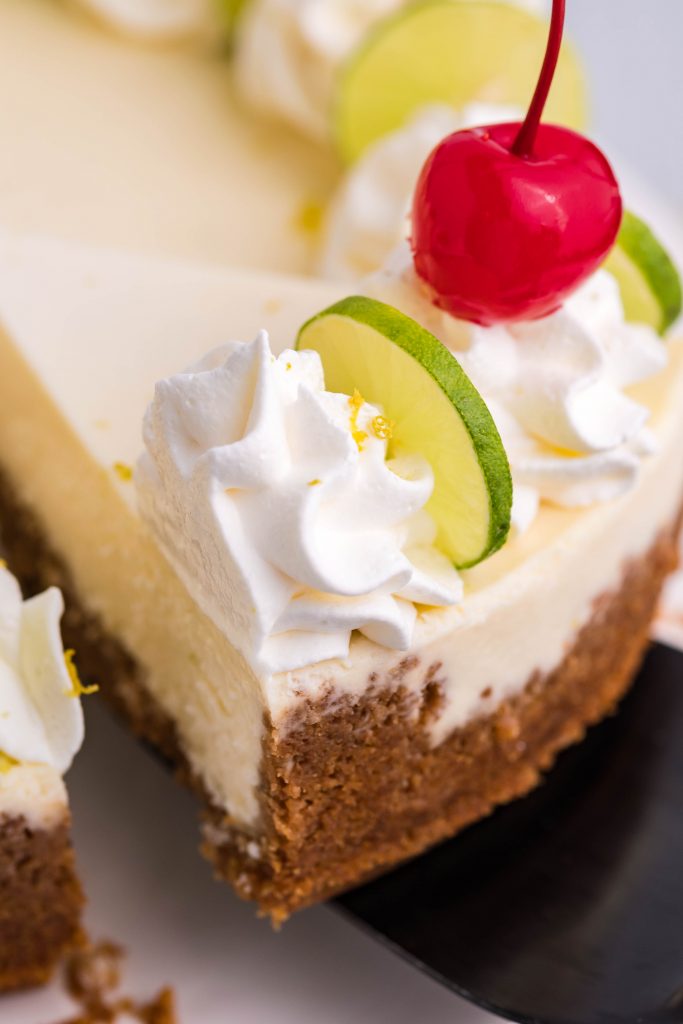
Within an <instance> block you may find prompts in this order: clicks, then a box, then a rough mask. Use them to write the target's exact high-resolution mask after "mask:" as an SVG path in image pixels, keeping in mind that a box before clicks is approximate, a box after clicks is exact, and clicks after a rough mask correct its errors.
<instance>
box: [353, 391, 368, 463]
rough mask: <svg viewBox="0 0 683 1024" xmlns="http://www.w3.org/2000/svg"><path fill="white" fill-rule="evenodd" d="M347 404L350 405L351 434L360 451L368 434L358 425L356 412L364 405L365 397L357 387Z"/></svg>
mask: <svg viewBox="0 0 683 1024" xmlns="http://www.w3.org/2000/svg"><path fill="white" fill-rule="evenodd" d="M349 405H350V406H351V416H350V420H351V436H352V437H353V439H354V441H355V442H356V444H357V446H358V451H359V452H362V451H363V446H364V444H365V442H366V441H367V439H368V435H367V434H366V433H365V431H364V430H361V429H360V427H359V426H358V414H359V413H360V411H361V409H362V408H363V406H364V405H365V399H364V398H363V396H362V395H361V393H360V391H358V389H356V390H354V392H353V394H352V395H351V397H350V398H349Z"/></svg>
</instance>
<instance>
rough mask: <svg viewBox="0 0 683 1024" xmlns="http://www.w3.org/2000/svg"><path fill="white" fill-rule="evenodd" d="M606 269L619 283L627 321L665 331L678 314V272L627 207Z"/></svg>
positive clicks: (681, 297) (681, 300) (682, 300)
mask: <svg viewBox="0 0 683 1024" xmlns="http://www.w3.org/2000/svg"><path fill="white" fill-rule="evenodd" d="M605 268H606V269H607V270H609V271H610V273H612V274H613V275H614V276H615V277H616V279H617V282H618V283H619V290H620V291H621V300H622V302H623V304H624V312H625V314H626V319H627V320H632V321H635V322H637V323H643V324H649V326H650V327H653V328H654V329H655V330H656V331H657V332H658V333H659V334H664V333H665V332H666V331H667V330H668V329H669V327H671V325H672V324H673V323H674V322H675V321H676V320H678V318H679V316H680V315H681V307H682V305H683V295H682V293H681V279H680V277H679V274H678V271H677V269H676V267H675V265H674V263H673V260H672V259H671V257H670V256H669V254H668V252H667V251H666V249H665V248H664V246H663V245H662V244H661V242H660V241H659V240H658V239H657V238H656V236H655V235H654V234H653V233H652V231H651V229H650V228H649V227H648V226H647V224H645V222H644V221H642V220H640V218H639V217H636V215H635V214H634V213H630V212H629V211H628V210H627V211H626V212H625V213H624V220H623V222H622V225H621V230H620V231H619V236H618V238H617V242H616V245H615V246H614V248H613V249H612V251H611V253H610V254H609V256H608V257H607V261H606V263H605Z"/></svg>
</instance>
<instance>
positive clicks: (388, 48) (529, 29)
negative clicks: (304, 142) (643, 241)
mask: <svg viewBox="0 0 683 1024" xmlns="http://www.w3.org/2000/svg"><path fill="white" fill-rule="evenodd" d="M547 36H548V25H547V23H546V22H545V21H544V20H543V19H541V18H538V17H536V16H535V15H533V14H530V13H529V12H528V11H524V10H521V9H520V8H518V7H515V6H512V5H510V4H509V3H500V2H495V0H421V2H418V3H410V4H409V5H408V6H406V7H404V8H402V9H401V10H400V11H399V12H398V13H397V14H394V15H392V16H390V17H387V18H385V19H383V20H382V21H381V22H379V24H378V25H377V26H376V27H375V29H374V30H373V31H372V32H371V33H370V34H369V35H368V37H367V38H366V40H365V42H364V43H363V44H362V45H361V46H360V47H359V48H358V49H357V50H356V51H355V52H354V53H353V54H352V55H351V57H350V59H349V60H348V61H347V63H346V65H345V67H344V68H343V69H342V71H341V73H340V77H339V82H338V85H337V93H336V97H335V110H334V126H333V131H334V135H335V140H336V145H337V148H338V150H339V153H340V155H341V157H342V158H343V159H344V160H345V161H347V162H349V163H351V162H353V161H354V160H357V159H358V157H359V156H360V155H361V153H362V152H363V151H364V150H365V149H366V147H367V146H368V145H370V143H372V142H374V141H375V140H376V139H378V138H380V137H381V136H383V135H386V134H387V133H388V132H391V131H394V130H396V129H397V128H400V127H401V125H403V124H404V123H405V122H406V120H407V119H408V118H409V117H410V116H411V115H412V114H414V112H415V111H416V110H417V109H418V108H419V107H421V106H423V105H424V104H427V103H439V102H440V103H450V104H452V106H454V107H462V106H464V105H465V104H466V103H472V102H474V101H481V102H487V103H506V104H514V105H515V106H519V107H523V108H526V107H527V106H528V104H529V101H530V100H531V97H532V95H533V91H534V87H535V85H536V80H537V78H538V73H539V70H540V68H541V64H542V61H543V55H544V52H545V46H546V41H547ZM546 120H548V121H555V122H557V123H560V124H566V125H569V126H570V127H573V128H580V127H582V126H583V124H584V123H585V120H586V92H585V85H584V78H583V74H582V72H581V68H580V66H579V64H578V62H577V59H576V57H575V56H574V52H573V50H572V49H571V48H570V47H568V46H567V45H566V44H565V46H564V48H563V52H562V56H561V57H560V63H559V66H558V69H557V73H556V75H555V80H554V83H553V87H552V90H551V92H550V99H549V102H548V106H547V108H546Z"/></svg>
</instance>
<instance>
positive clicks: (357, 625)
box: [135, 332, 462, 673]
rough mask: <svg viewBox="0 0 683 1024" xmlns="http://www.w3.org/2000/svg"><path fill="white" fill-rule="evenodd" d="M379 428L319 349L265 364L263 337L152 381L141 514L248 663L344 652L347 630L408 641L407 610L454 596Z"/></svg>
mask: <svg viewBox="0 0 683 1024" xmlns="http://www.w3.org/2000/svg"><path fill="white" fill-rule="evenodd" d="M378 417H380V418H379V419H378ZM382 423H383V421H382V419H381V410H379V409H378V408H376V407H373V406H371V405H369V404H368V403H366V402H364V401H363V400H362V398H360V396H358V395H342V394H333V393H331V392H329V391H326V390H325V386H324V379H323V372H322V366H321V362H320V359H319V357H318V355H317V354H316V353H314V352H306V351H304V352H293V351H285V352H284V353H282V355H280V356H279V357H278V358H277V359H276V358H275V357H274V356H273V355H272V353H271V351H270V346H269V341H268V337H267V335H266V334H265V333H264V332H261V333H260V334H259V335H258V336H257V337H256V339H255V340H254V341H253V342H250V343H241V342H234V343H231V344H227V345H225V346H223V347H221V348H219V349H217V350H215V351H214V352H212V353H210V354H209V355H208V356H207V357H206V359H205V360H203V361H202V362H201V363H200V364H198V365H197V366H195V367H193V368H192V369H191V370H189V371H188V372H187V373H184V374H179V375H177V376H175V377H170V378H168V379H166V380H163V381H161V382H159V383H158V384H157V387H156V393H155V397H154V401H153V403H152V405H151V406H150V408H149V410H148V412H147V416H146V420H145V429H144V439H145V444H146V448H147V451H146V452H145V454H143V456H142V458H141V459H140V461H139V463H138V466H137V469H136V473H135V479H136V484H137V490H138V495H139V502H140V508H141V512H142V514H143V516H144V517H145V518H146V519H147V520H148V522H149V523H150V525H151V527H152V529H153V531H154V533H155V536H156V537H157V539H158V540H159V542H160V544H161V546H162V548H163V550H164V552H165V553H166V555H167V557H168V558H169V560H170V562H171V564H172V565H173V566H174V567H175V568H176V571H177V572H178V574H179V576H180V577H181V579H182V580H183V582H184V583H185V585H186V586H187V588H188V590H189V591H190V593H191V594H192V596H193V597H194V599H195V600H196V602H197V603H198V605H199V606H200V607H201V608H202V610H203V611H204V612H205V613H206V614H207V615H208V616H209V617H210V618H211V619H212V620H213V621H214V622H215V623H216V625H217V626H218V627H219V628H220V629H221V630H222V631H223V632H224V633H225V634H226V635H227V636H228V637H229V639H230V640H231V641H232V642H233V643H234V644H235V646H236V647H238V649H239V650H241V651H242V653H243V655H244V656H245V657H246V658H247V659H248V660H249V661H250V662H251V663H252V664H253V665H254V666H255V667H257V668H258V669H259V670H262V671H264V672H269V673H274V672H277V671H285V670H289V669H294V668H298V667H300V666H302V665H305V664H309V663H312V662H314V661H320V660H324V659H327V658H336V657H344V656H345V655H346V654H348V650H349V642H350V636H351V632H352V631H353V630H359V631H360V632H362V633H364V634H365V635H366V636H367V637H369V638H370V639H372V640H374V641H376V642H377V643H379V644H383V645H385V646H388V647H394V648H398V649H404V648H407V647H408V646H409V644H410V641H411V638H412V634H413V628H414V625H415V621H416V617H417V609H416V605H423V604H424V605H449V604H453V603H455V602H456V601H458V599H459V598H460V596H461V592H462V585H461V581H460V578H459V575H458V573H457V572H456V571H455V569H454V568H453V566H452V565H451V563H450V562H449V561H448V559H447V558H445V557H444V556H443V555H442V554H440V553H439V551H437V549H436V548H435V547H434V544H433V541H434V538H435V534H436V530H435V526H434V523H433V522H432V521H431V518H430V516H429V515H428V514H427V513H426V512H425V511H424V506H425V505H426V503H427V502H428V500H429V498H430V496H431V493H432V488H433V476H432V471H431V469H430V467H429V465H428V463H427V462H426V461H425V460H424V459H421V458H418V457H415V456H411V457H406V458H400V457H398V458H389V459H388V458H387V440H386V432H385V430H384V429H383V428H382Z"/></svg>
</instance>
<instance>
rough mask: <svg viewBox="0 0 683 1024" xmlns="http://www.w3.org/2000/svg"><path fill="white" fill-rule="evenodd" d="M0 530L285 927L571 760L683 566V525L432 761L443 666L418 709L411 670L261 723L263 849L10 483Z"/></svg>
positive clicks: (29, 580)
mask: <svg viewBox="0 0 683 1024" xmlns="http://www.w3.org/2000/svg"><path fill="white" fill-rule="evenodd" d="M0 521H1V522H2V524H3V540H4V543H5V547H6V549H7V552H8V561H9V564H10V567H11V568H12V570H13V571H14V572H15V573H16V574H17V576H18V577H19V578H20V579H21V580H22V583H23V584H24V586H25V588H26V589H27V591H28V592H29V593H30V592H37V591H38V590H40V589H42V588H44V587H45V586H46V585H48V584H55V585H58V586H61V588H62V590H63V591H64V594H65V598H66V603H67V614H66V616H65V620H64V633H65V638H66V640H67V643H68V644H69V646H74V647H76V649H77V652H78V662H79V668H80V669H81V672H82V674H83V676H84V678H85V679H86V681H87V680H88V678H93V677H96V678H97V679H98V681H99V682H100V684H101V686H102V691H103V693H104V694H105V695H106V696H107V697H108V699H109V700H110V701H112V702H113V703H114V704H115V705H116V706H117V707H118V708H119V709H120V710H122V711H123V713H124V715H125V717H126V718H127V719H128V721H129V723H130V725H131V727H132V729H133V730H134V732H136V733H137V734H138V735H139V736H141V737H143V738H144V739H146V740H147V741H149V742H151V743H152V744H153V745H154V746H155V747H156V748H157V749H159V750H160V751H161V752H162V753H163V754H164V755H165V756H166V757H167V758H168V759H169V760H170V761H171V763H172V764H173V765H174V767H175V768H176V770H177V771H178V773H179V774H180V776H181V777H182V779H183V781H185V782H186V783H188V784H189V785H191V786H192V788H194V789H195V790H196V791H197V793H198V795H199V796H200V799H201V800H202V803H203V805H204V811H203V817H204V827H203V832H204V842H203V845H202V851H203V853H204V855H205V856H206V857H207V858H208V859H209V860H210V861H211V862H212V863H213V865H214V868H215V870H216V873H217V875H218V876H219V877H220V878H223V879H226V880H228V881H230V882H231V883H232V885H233V886H234V888H235V889H236V891H237V892H238V893H239V894H240V895H241V896H242V897H244V898H245V899H252V900H255V901H256V902H257V903H258V905H259V908H260V910H261V911H262V912H263V913H265V914H268V915H270V917H271V918H272V919H273V921H274V922H275V923H279V922H281V921H283V920H284V919H285V918H286V917H288V916H289V915H290V914H291V913H292V912H293V911H296V910H299V909H301V908H303V907H306V906H309V905H310V904H312V903H315V902H318V901H320V900H324V899H326V898H328V897H330V896H332V895H334V894H336V893H339V892H342V891H343V890H345V889H347V888H350V887H351V886H353V885H355V884H357V883H359V882H361V881H365V880H367V879H369V878H371V877H373V876H374V875H377V874H380V873H381V872H383V871H385V870H388V869H389V868H390V867H392V866H394V865H396V864H398V863H400V862H401V861H403V860H405V859H407V858H409V857H412V856H414V855H416V854H418V853H420V852H421V851H423V850H425V849H426V848H427V847H429V846H431V845H433V844H434V843H437V842H439V841H440V840H442V839H445V838H448V837H450V836H453V835H454V834H455V833H457V832H458V831H459V830H460V829H462V828H464V827H466V826H467V825H469V824H471V823H473V822H475V821H477V820H478V819H480V818H482V817H485V816H486V815H488V814H489V813H490V812H491V811H492V810H493V809H494V808H495V807H496V806H497V805H499V804H501V803H505V802H507V801H509V800H512V799H514V798H515V797H518V796H522V795H523V794H524V793H527V792H528V791H529V790H530V789H532V788H533V787H534V786H536V785H537V784H538V783H539V782H540V781H541V778H542V773H543V772H544V771H546V770H547V769H548V768H550V766H551V765H552V763H553V761H554V760H555V757H556V756H557V754H558V753H559V752H560V751H561V750H562V749H563V748H564V747H566V746H568V745H569V744H571V743H575V742H577V741H578V740H580V739H581V738H582V737H583V735H584V733H585V731H586V729H587V728H588V727H589V726H590V725H592V724H594V723H596V722H598V721H599V720H600V719H602V718H604V717H605V716H606V715H608V714H610V713H611V712H612V711H614V709H615V708H616V706H617V704H618V702H619V700H620V699H621V697H622V696H623V695H624V693H625V692H626V690H627V689H628V687H629V685H630V683H631V681H632V679H633V677H634V675H635V672H636V670H637V668H638V667H639V664H640V661H641V659H642V657H643V655H644V653H645V650H646V647H647V644H648V634H649V628H650V623H651V620H652V618H653V615H654V612H655V608H656V604H657V600H658V597H659V593H660V590H661V587H662V583H663V581H664V579H665V577H666V576H667V575H668V573H669V572H671V571H672V569H673V568H675V566H676V564H677V536H678V533H679V528H680V522H681V516H678V517H677V518H676V521H675V522H673V523H671V524H670V526H669V527H667V528H666V529H664V530H662V531H661V533H660V534H659V536H658V537H657V539H656V541H655V542H654V543H653V545H652V547H651V548H650V550H649V551H648V552H647V553H646V554H645V555H644V556H642V557H640V558H637V559H635V560H633V561H632V562H630V563H629V564H627V565H625V566H624V571H623V577H622V582H621V585H620V586H619V587H618V588H617V589H615V590H614V591H611V592H608V593H605V594H603V595H602V596H601V597H600V598H599V599H598V600H596V602H595V605H594V608H593V614H592V617H591V619H590V621H589V622H588V623H587V624H586V626H585V627H584V628H583V629H582V630H581V632H580V633H579V635H578V636H577V639H576V642H575V643H574V645H573V647H572V648H571V649H570V650H569V651H568V652H567V653H566V655H565V657H564V659H563V661H562V662H561V664H560V665H559V666H558V667H557V669H555V671H553V672H552V673H550V674H548V675H545V676H541V675H540V674H539V675H535V676H533V677H532V678H531V679H530V680H529V681H528V683H527V686H526V688H525V689H524V690H523V691H522V692H521V693H520V694H519V695H517V696H516V697H514V698H513V699H510V700H508V701H506V702H504V703H503V704H502V705H499V706H498V708H497V709H496V711H495V713H493V714H491V715H490V716H487V717H484V718H480V719H477V720H475V721H473V722H471V723H469V724H468V725H467V726H465V727H464V728H461V729H458V730H456V731H454V732H453V733H452V734H451V735H450V736H449V737H448V738H447V739H446V740H445V741H444V742H442V743H441V744H440V745H439V746H437V747H436V748H433V747H432V746H431V744H430V740H429V732H428V729H427V726H428V724H429V721H430V720H431V719H432V718H433V717H434V716H435V715H437V714H438V710H439V705H440V702H441V699H442V693H443V679H442V676H441V672H442V667H441V665H440V664H439V663H432V664H423V665H422V666H421V668H422V671H423V687H422V691H421V693H420V695H419V697H417V698H416V697H415V695H414V694H413V693H411V692H409V691H408V690H407V689H406V688H405V687H403V686H402V685H401V677H402V675H405V674H406V673H407V672H408V670H411V671H414V670H416V669H418V668H420V665H419V661H418V659H414V658H406V659H404V661H403V662H402V663H401V664H400V665H399V668H398V670H397V671H395V672H394V673H392V674H391V676H390V677H387V678H371V679H370V680H369V681H368V690H367V691H366V692H365V693H364V694H363V695H362V696H361V697H360V698H358V699H353V698H351V697H348V696H347V697H342V698H341V699H340V698H339V697H338V696H335V699H334V701H332V700H331V699H327V700H320V701H317V702H305V703H304V702H302V705H301V707H300V708H299V709H298V710H297V712H296V713H295V715H294V717H293V718H291V719H290V720H289V721H288V723H287V729H286V730H282V729H280V730H278V729H276V728H275V727H274V725H273V723H272V722H271V721H270V720H266V722H265V733H264V740H263V759H262V769H261V778H262V782H261V793H260V801H261V807H262V820H263V832H262V833H261V834H259V835H258V836H254V835H249V834H246V833H245V832H244V831H241V830H240V829H239V828H237V827H235V825H234V823H233V822H232V821H231V820H230V818H229V817H228V816H227V815H226V814H225V812H223V811H222V810H220V809H219V808H216V807H215V806H212V805H211V803H210V801H209V800H208V798H207V796H206V793H205V792H204V790H203V787H202V784H201V782H200V780H198V779H197V778H196V776H193V774H192V772H191V771H190V769H189V767H188V765H187V762H186V761H185V758H184V755H183V752H182V750H181V748H180V745H179V743H178V739H177V734H176V731H175V728H174V726H173V723H172V722H171V721H170V720H169V719H168V718H167V717H166V716H165V715H164V713H163V712H162V711H161V710H160V709H159V708H158V706H157V705H156V704H155V702H154V700H153V699H152V698H151V696H150V694H149V692H148V691H147V689H146V687H145V679H144V672H143V671H142V670H141V668H140V666H138V665H137V664H136V663H135V661H134V659H133V658H131V656H130V655H129V654H128V653H127V652H126V651H125V650H124V649H123V648H122V647H121V645H120V644H119V643H118V642H117V641H116V640H115V639H114V638H113V637H111V636H110V635H108V634H107V632H106V630H105V629H104V628H103V627H102V625H101V624H100V623H99V622H98V620H97V618H96V617H95V616H94V615H92V614H91V613H89V612H88V611H87V608H86V606H85V604H84V603H82V602H81V601H80V599H79V596H78V595H77V594H76V592H75V588H74V586H73V583H72V581H71V579H70V576H69V573H68V570H67V569H66V567H65V566H64V565H63V564H62V563H61V562H60V560H59V559H58V558H57V557H56V555H55V554H54V552H52V551H51V550H50V548H49V545H48V544H47V543H46V541H45V539H44V538H43V537H42V535H41V531H40V529H39V527H38V525H37V523H36V521H35V518H34V517H33V516H32V514H31V513H29V512H28V511H27V510H26V509H25V508H23V507H22V506H21V505H20V504H19V503H18V502H17V500H16V498H15V497H14V495H13V494H12V491H11V488H10V487H9V486H8V485H7V483H6V481H5V482H4V483H3V481H2V479H1V478H0ZM416 700H417V701H419V708H418V709H417V710H418V714H417V715H416V714H415V712H416V706H415V702H416Z"/></svg>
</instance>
